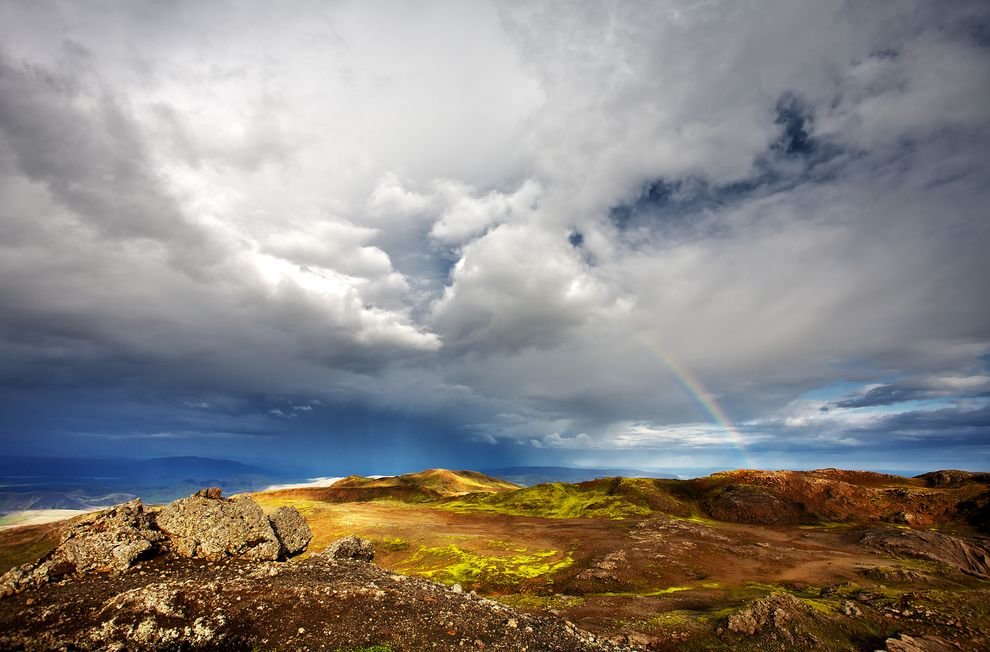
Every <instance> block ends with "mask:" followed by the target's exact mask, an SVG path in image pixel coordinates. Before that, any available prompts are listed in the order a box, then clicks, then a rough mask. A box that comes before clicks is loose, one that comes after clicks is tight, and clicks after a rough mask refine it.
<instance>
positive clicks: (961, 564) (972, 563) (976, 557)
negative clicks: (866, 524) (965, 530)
mask: <svg viewBox="0 0 990 652" xmlns="http://www.w3.org/2000/svg"><path fill="white" fill-rule="evenodd" d="M861 542H862V543H863V544H864V545H866V546H868V547H870V548H873V549H875V550H879V551H881V552H883V553H886V554H889V555H893V556H895V557H914V558H915V559H926V560H928V561H933V562H936V563H940V564H946V565H947V566H950V567H952V568H956V569H958V570H959V571H961V572H963V573H966V574H967V575H973V576H974V577H979V578H982V579H988V578H990V551H987V550H985V549H984V548H982V547H980V546H978V545H976V544H975V543H972V542H970V541H967V540H965V539H961V538H959V537H954V536H952V535H949V534H942V533H940V532H930V531H926V530H906V529H897V530H888V529H884V530H871V531H870V532H867V533H866V534H864V535H863V538H862V539H861Z"/></svg>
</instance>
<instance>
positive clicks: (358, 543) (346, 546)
mask: <svg viewBox="0 0 990 652" xmlns="http://www.w3.org/2000/svg"><path fill="white" fill-rule="evenodd" d="M322 554H323V555H325V556H327V557H330V558H331V559H359V560H361V561H371V560H372V559H374V558H375V546H374V544H372V543H371V542H370V541H368V540H367V539H360V538H358V537H356V536H349V537H344V538H343V539H337V540H336V541H334V542H333V543H331V544H330V545H329V546H327V547H326V550H324V551H323V553H322Z"/></svg>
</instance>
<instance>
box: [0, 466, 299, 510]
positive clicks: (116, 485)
mask: <svg viewBox="0 0 990 652" xmlns="http://www.w3.org/2000/svg"><path fill="white" fill-rule="evenodd" d="M283 479H284V477H283V476H281V475H279V474H276V473H274V472H272V471H269V470H267V469H263V468H261V467H257V466H251V465H248V464H242V463H241V462H236V461H233V460H224V459H214V458H207V457H158V458H152V459H147V460H133V459H126V458H94V459H87V458H68V457H16V456H13V457H3V458H0V512H9V511H14V510H23V509H88V508H91V507H100V506H106V505H110V504H113V503H114V502H120V501H121V499H129V498H133V497H135V496H140V497H141V498H143V499H145V500H146V501H149V502H167V501H169V500H173V499H175V498H178V497H179V496H182V495H185V494H189V493H191V492H192V491H195V490H197V489H200V488H202V487H204V486H219V487H221V488H223V489H224V490H225V491H228V492H240V491H252V490H257V489H261V488H263V487H266V486H268V485H270V484H273V483H275V482H277V481H280V480H283Z"/></svg>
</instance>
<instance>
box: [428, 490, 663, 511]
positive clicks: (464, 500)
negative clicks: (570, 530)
mask: <svg viewBox="0 0 990 652" xmlns="http://www.w3.org/2000/svg"><path fill="white" fill-rule="evenodd" d="M438 506H439V507H442V508H444V509H449V510H452V511H455V512H488V513H495V514H510V515H514V516H539V517H543V518H581V517H594V518H610V519H624V518H638V517H643V516H649V515H650V513H651V510H650V509H649V508H648V507H645V506H642V505H637V504H634V503H632V502H630V501H629V499H628V498H627V497H625V496H618V495H608V494H607V493H606V492H604V491H602V490H600V489H598V488H597V487H585V486H582V485H572V484H564V483H562V482H551V483H548V484H540V485H536V486H534V487H526V488H525V489H519V490H516V491H508V492H505V493H500V494H469V495H467V496H463V497H461V498H458V499H456V500H452V501H448V502H445V503H441V504H439V505H438Z"/></svg>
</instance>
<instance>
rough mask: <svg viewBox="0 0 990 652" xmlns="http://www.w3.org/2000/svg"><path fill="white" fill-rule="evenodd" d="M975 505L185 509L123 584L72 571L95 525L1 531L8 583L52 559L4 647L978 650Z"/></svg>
mask: <svg viewBox="0 0 990 652" xmlns="http://www.w3.org/2000/svg"><path fill="white" fill-rule="evenodd" d="M988 498H990V476H988V475H987V474H969V473H965V472H958V471H940V472H935V473H931V474H926V475H924V476H920V477H918V478H902V477H899V476H890V475H881V474H875V473H866V472H854V471H841V470H836V469H825V470H820V471H812V472H787V471H774V472H766V471H734V472H728V473H719V474H715V475H712V476H709V477H707V478H699V479H696V480H688V481H679V480H660V479H657V480H654V479H643V478H608V479H602V480H596V481H592V482H586V483H580V484H576V485H565V484H560V483H552V484H547V485H538V486H536V487H527V488H518V487H515V486H514V485H510V484H508V483H505V482H502V481H496V480H494V479H490V478H486V477H485V476H483V475H481V474H474V473H469V472H450V471H440V470H434V471H429V472H423V473H420V474H412V475H410V476H400V477H398V478H382V479H367V478H357V477H353V478H348V479H346V480H344V481H342V482H341V483H338V484H337V485H334V486H333V487H328V488H307V489H288V490H282V491H276V492H268V493H262V494H255V495H253V496H252V499H253V501H251V500H246V499H240V500H234V501H226V500H221V499H217V498H215V497H199V498H190V499H186V500H187V501H190V502H188V503H182V501H178V503H181V504H180V505H179V506H178V507H176V504H173V505H172V506H169V507H166V508H164V509H163V508H144V507H142V508H141V510H140V512H141V513H140V515H138V516H134V515H133V514H131V515H130V516H126V518H124V520H125V521H126V522H127V524H128V525H127V527H125V528H123V529H121V528H120V527H118V526H117V525H115V526H114V527H113V528H110V529H109V532H110V534H109V535H107V536H108V537H109V540H112V541H113V546H116V547H115V548H113V546H111V547H112V548H113V549H114V550H117V549H123V550H125V551H129V552H126V553H125V554H123V557H122V558H121V559H122V560H123V561H121V559H117V560H116V561H117V563H116V564H109V565H107V564H105V563H104V564H103V566H100V564H98V563H92V564H89V565H88V566H87V565H86V564H87V563H89V562H87V561H86V560H87V559H89V558H88V557H87V556H86V554H82V553H80V552H79V550H85V549H86V546H80V545H76V549H75V550H76V552H73V553H72V554H68V552H67V550H68V551H69V552H71V549H72V545H74V544H73V543H72V542H73V541H74V540H77V539H82V540H83V541H87V540H89V539H88V538H92V537H93V536H96V535H99V536H103V535H106V534H107V532H106V531H101V532H102V534H100V532H97V533H96V534H94V532H93V528H94V524H99V523H100V522H101V519H103V520H107V517H106V516H105V515H106V514H107V513H103V515H93V516H88V517H83V518H82V519H76V520H75V521H73V522H69V523H61V524H52V525H48V526H31V527H24V528H14V529H12V530H8V531H5V532H2V533H0V553H2V555H3V556H2V557H0V561H2V563H3V564H4V566H3V567H0V571H2V570H6V569H7V568H9V567H11V566H14V565H15V564H19V563H25V562H27V561H30V560H31V559H35V558H37V557H39V556H40V555H42V554H44V553H46V552H47V551H48V550H50V549H51V548H53V547H54V545H55V544H56V543H57V542H58V541H60V540H61V541H62V543H61V545H60V546H59V547H58V548H55V550H54V552H50V553H48V557H46V560H47V561H44V560H43V562H42V564H41V567H42V570H41V571H39V570H38V568H34V569H31V567H29V568H28V569H25V568H23V567H21V569H20V570H14V571H12V573H8V575H6V576H4V578H3V580H2V582H0V584H3V585H6V586H7V593H10V594H11V595H8V596H7V597H5V598H4V599H2V600H0V648H6V649H18V648H19V647H28V648H31V647H34V648H37V649H51V648H56V647H59V646H60V645H74V646H76V647H77V648H79V649H105V648H107V647H110V646H111V645H122V646H123V648H119V649H164V648H175V649H197V648H203V649H205V648H211V647H212V648H216V647H226V648H229V649H259V650H262V649H264V650H268V649H272V650H274V649H330V650H376V651H385V650H392V651H398V650H426V649H437V650H445V649H450V650H453V649H455V648H457V649H464V648H467V649H498V650H503V649H504V650H522V649H530V650H586V649H587V650H592V649H637V650H708V649H721V650H795V649H799V650H800V649H807V650H817V649H823V650H884V649H886V650H933V651H937V650H980V649H990V552H988V549H990V538H988V536H987V535H988V534H990V532H988V529H987V524H988V518H987V514H988V504H990V500H988ZM248 503H250V504H251V505H253V506H254V507H251V508H250V509H248V508H247V507H246V506H247V504H248ZM256 504H257V505H260V506H261V509H255V507H257V505H256ZM221 506H227V507H221ZM235 507H236V509H235ZM242 508H244V509H248V511H249V512H250V514H251V518H250V519H248V521H249V522H251V523H254V526H253V527H254V528H255V529H254V530H251V529H250V528H248V531H247V534H244V533H242V534H243V536H242V537H241V539H238V538H237V537H233V538H232V537H231V536H229V533H226V531H225V530H224V528H223V527H219V526H217V523H221V524H222V523H225V522H226V521H227V520H230V518H233V516H231V514H232V513H233V512H236V513H238V514H239V513H240V512H239V511H238V510H241V509H242ZM115 509H117V510H120V509H121V508H115ZM232 510H233V511H232ZM132 511H133V510H132ZM299 514H301V516H302V519H305V523H302V519H299V518H298V515H299ZM114 518H117V519H118V520H119V518H120V517H119V515H118V516H113V515H112V514H111V517H110V522H116V521H114V520H113V519H114ZM237 518H240V517H239V516H238V517H237ZM127 519H130V520H127ZM135 519H136V520H135ZM265 519H267V523H269V524H270V527H269V526H267V525H265V523H266V521H265ZM235 520H236V519H235ZM279 523H282V525H279ZM118 525H119V523H118ZM132 526H133V527H132ZM99 527H101V528H103V529H104V530H106V528H105V527H104V526H99ZM266 527H267V528H268V529H266ZM304 527H305V528H306V535H307V536H306V537H304V538H307V539H310V540H308V547H305V546H301V545H300V541H301V538H300V537H302V535H301V534H300V532H302V531H303V528H304ZM114 528H116V529H114ZM211 528H212V530H211ZM132 530H134V531H137V532H139V533H140V534H139V535H135V534H134V533H133V532H132ZM204 531H207V534H203V532H204ZM269 531H271V533H272V534H268V532H269ZM122 532H123V534H122ZM280 532H281V534H280ZM73 533H75V534H73ZM287 533H295V534H294V537H295V538H293V536H290V534H287ZM349 535H358V536H360V537H362V538H364V539H366V540H367V541H369V542H370V543H371V544H372V545H373V546H374V550H375V557H374V562H373V563H371V564H369V563H367V562H365V561H356V560H355V559H353V557H367V556H368V555H367V554H366V553H361V552H360V550H364V548H362V547H361V546H351V548H347V546H342V545H341V544H340V543H334V542H335V541H337V540H339V539H340V538H342V537H346V536H349ZM87 537H88V538H87ZM104 539H106V537H104ZM238 540H241V541H242V542H243V541H247V542H248V543H250V544H251V545H239V544H236V541H238ZM289 540H291V541H294V543H293V544H292V545H291V546H290V545H288V544H287V543H286V541H289ZM140 541H146V542H148V546H147V547H146V548H145V547H143V544H141V543H140ZM218 541H219V543H218ZM232 541H233V542H234V543H232ZM349 541H352V540H349ZM104 543H106V541H105V540H104ZM67 546H68V548H67ZM303 547H305V551H302V550H303ZM100 549H101V550H102V548H100ZM327 550H329V551H330V552H325V551H327ZM341 550H344V552H343V553H341ZM60 551H62V552H60ZM299 551H302V552H301V554H299V555H296V554H295V553H296V552H299ZM355 551H358V552H355ZM87 554H88V553H87ZM114 554H116V553H114ZM130 555H133V557H131V556H130ZM112 556H113V555H111V557H112ZM117 557H120V555H119V554H118V555H117ZM289 557H293V558H291V559H289ZM341 557H343V558H341ZM115 559H116V558H115ZM286 559H287V561H286ZM80 561H83V562H86V563H83V565H82V566H80V563H79V562H80ZM69 562H71V563H69ZM46 564H47V566H46ZM32 573H33V575H32ZM39 573H40V574H39ZM12 578H14V580H13V581H12ZM17 578H20V579H17ZM24 578H27V579H24ZM42 578H43V579H42ZM197 623H199V625H197ZM571 623H573V624H571ZM197 632H198V633H197Z"/></svg>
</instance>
